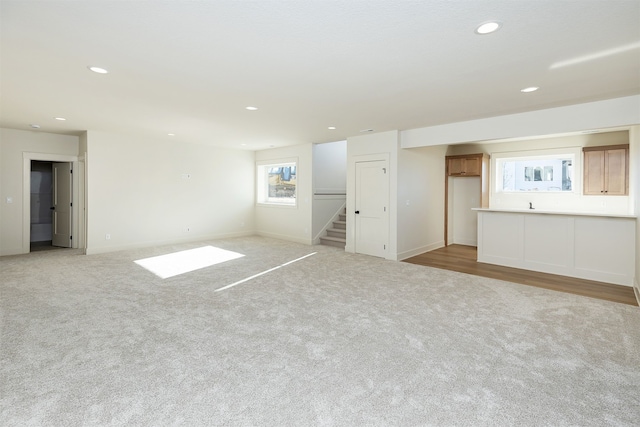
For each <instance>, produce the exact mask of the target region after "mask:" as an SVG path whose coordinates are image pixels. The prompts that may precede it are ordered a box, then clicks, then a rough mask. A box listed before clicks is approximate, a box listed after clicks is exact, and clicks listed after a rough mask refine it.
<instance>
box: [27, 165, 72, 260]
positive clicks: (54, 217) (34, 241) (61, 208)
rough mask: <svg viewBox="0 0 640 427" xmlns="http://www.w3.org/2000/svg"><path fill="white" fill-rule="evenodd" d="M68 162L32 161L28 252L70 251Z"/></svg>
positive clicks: (70, 187)
mask: <svg viewBox="0 0 640 427" xmlns="http://www.w3.org/2000/svg"><path fill="white" fill-rule="evenodd" d="M72 173H73V164H72V163H71V162H53V161H43V160H31V170H30V198H29V202H30V203H29V205H30V218H29V230H30V233H29V243H30V245H29V246H30V251H31V252H33V251H41V250H50V249H55V248H70V247H71V239H72V236H71V228H72V215H71V209H72V203H73V200H72V194H73V191H72V190H73V188H72V185H73V183H72V181H73V180H72V179H71V176H72Z"/></svg>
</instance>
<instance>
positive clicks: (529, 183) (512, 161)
mask: <svg viewBox="0 0 640 427" xmlns="http://www.w3.org/2000/svg"><path fill="white" fill-rule="evenodd" d="M574 164H575V154H572V153H568V154H553V155H533V156H522V157H501V158H498V159H496V182H495V183H496V191H497V192H521V191H539V192H565V191H566V192H573V191H574V190H575V189H574V176H575V171H574Z"/></svg>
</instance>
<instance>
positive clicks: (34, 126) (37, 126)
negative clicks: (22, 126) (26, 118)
mask: <svg viewBox="0 0 640 427" xmlns="http://www.w3.org/2000/svg"><path fill="white" fill-rule="evenodd" d="M29 126H31V127H32V128H33V129H40V125H37V124H35V123H31V124H30V125H29Z"/></svg>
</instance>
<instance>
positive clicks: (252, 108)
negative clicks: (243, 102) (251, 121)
mask: <svg viewBox="0 0 640 427" xmlns="http://www.w3.org/2000/svg"><path fill="white" fill-rule="evenodd" d="M246 109H247V110H249V111H256V110H257V109H258V107H251V106H249V107H246Z"/></svg>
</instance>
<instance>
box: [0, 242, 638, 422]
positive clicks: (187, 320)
mask: <svg viewBox="0 0 640 427" xmlns="http://www.w3.org/2000/svg"><path fill="white" fill-rule="evenodd" d="M205 245H211V246H215V247H218V248H223V249H226V250H231V251H235V252H238V253H241V254H244V255H245V256H244V257H242V258H239V259H235V260H231V261H227V262H225V263H222V264H218V265H215V266H211V267H207V268H204V269H200V270H197V271H193V272H190V273H186V274H182V275H179V276H175V277H172V278H168V279H160V278H159V277H157V276H155V275H154V274H152V273H150V272H149V271H147V270H145V269H144V268H142V267H140V266H139V265H137V264H136V263H134V261H135V260H138V259H141V258H146V257H151V256H156V255H162V254H166V253H171V252H175V251H181V250H186V249H193V248H198V247H200V246H205ZM313 252H317V253H316V254H315V255H312V256H309V257H307V258H304V259H301V260H299V261H297V262H294V263H291V264H288V265H284V266H282V267H281V268H278V269H275V270H272V271H270V272H268V273H266V274H263V275H261V276H258V277H255V278H254V279H252V280H248V281H246V282H243V283H240V284H238V285H236V286H234V287H231V288H229V289H226V290H224V291H220V292H216V289H219V288H222V287H224V286H226V285H229V284H233V283H236V282H238V281H240V280H242V279H245V278H247V277H250V276H253V275H256V274H258V273H260V272H264V271H268V270H270V269H272V268H274V267H277V266H281V265H283V264H285V263H287V262H289V261H292V260H295V259H298V258H300V257H303V256H305V255H308V254H310V253H313ZM0 271H1V284H0V328H1V331H0V334H1V335H0V411H1V412H0V425H2V426H85V425H100V426H103V425H128V426H171V425H186V426H201V425H202V426H205V425H211V426H426V425H434V426H604V425H607V426H616V425H617V426H637V425H639V424H640V310H639V309H638V308H637V307H632V306H627V305H623V304H616V303H612V302H607V301H601V300H596V299H590V298H587V297H581V296H577V295H571V294H564V293H559V292H554V291H549V290H544V289H538V288H534V287H528V286H523V285H518V284H512V283H508V282H501V281H497V280H492V279H486V278H481V277H475V276H470V275H465V274H461V273H455V272H450V271H445V270H438V269H433V268H429V267H422V266H416V265H411V264H407V263H399V262H391V261H385V260H382V259H378V258H373V257H368V256H363V255H356V254H348V253H344V252H343V251H341V250H340V249H336V248H330V247H325V246H313V247H312V246H305V245H299V244H295V243H289V242H283V241H278V240H273V239H266V238H260V237H247V238H238V239H225V240H216V241H207V242H200V243H191V244H181V245H172V246H164V247H156V248H147V249H138V250H129V251H121V252H117V253H110V254H101V255H90V256H84V255H81V254H80V253H79V252H78V251H74V250H62V251H50V252H38V253H33V254H29V255H21V256H11V257H3V258H0Z"/></svg>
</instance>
